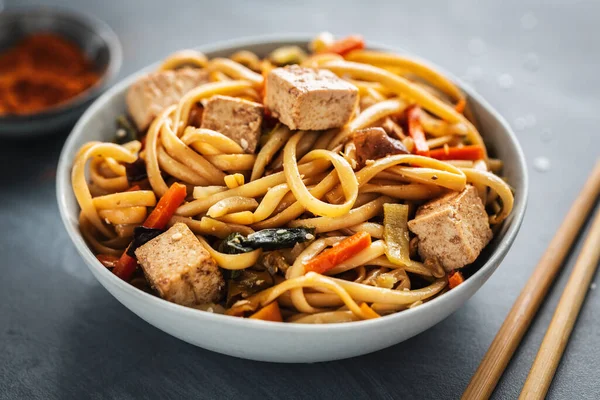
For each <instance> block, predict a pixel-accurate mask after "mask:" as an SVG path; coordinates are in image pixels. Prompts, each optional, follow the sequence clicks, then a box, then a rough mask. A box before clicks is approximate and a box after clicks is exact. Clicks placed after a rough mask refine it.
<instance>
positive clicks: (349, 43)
mask: <svg viewBox="0 0 600 400" xmlns="http://www.w3.org/2000/svg"><path fill="white" fill-rule="evenodd" d="M364 48H365V40H364V39H363V37H362V36H360V35H350V36H346V37H345V38H342V39H339V40H336V41H335V42H333V43H332V44H331V45H330V46H329V47H327V48H326V49H325V50H323V53H335V54H339V55H341V56H343V55H344V54H346V53H349V52H351V51H352V50H360V49H364Z"/></svg>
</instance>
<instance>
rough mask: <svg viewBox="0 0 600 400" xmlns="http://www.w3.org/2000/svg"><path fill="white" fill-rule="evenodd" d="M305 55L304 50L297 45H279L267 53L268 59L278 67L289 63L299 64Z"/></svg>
mask: <svg viewBox="0 0 600 400" xmlns="http://www.w3.org/2000/svg"><path fill="white" fill-rule="evenodd" d="M306 57H307V55H306V52H305V51H304V50H302V49H301V48H300V47H298V46H283V47H279V48H277V49H275V50H274V51H273V52H272V53H271V54H269V60H271V61H272V62H273V64H275V65H277V66H279V67H283V66H284V65H290V64H300V63H301V62H302V61H304V60H305V59H306Z"/></svg>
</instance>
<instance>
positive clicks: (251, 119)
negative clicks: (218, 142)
mask: <svg viewBox="0 0 600 400" xmlns="http://www.w3.org/2000/svg"><path fill="white" fill-rule="evenodd" d="M263 110H264V107H263V105H262V104H259V103H255V102H253V101H248V100H243V99H237V98H235V97H229V96H221V95H216V96H213V97H211V99H210V100H209V101H208V102H207V103H206V107H205V108H204V113H203V115H202V125H201V127H202V128H206V129H212V130H213V131H217V132H220V133H222V134H223V135H225V136H227V137H228V138H230V139H232V140H233V141H234V142H236V143H237V144H239V145H240V146H242V148H243V149H244V151H245V152H246V153H254V152H255V151H256V147H257V146H258V140H259V139H260V133H261V124H262V119H263Z"/></svg>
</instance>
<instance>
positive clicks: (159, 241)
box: [135, 223, 225, 306]
mask: <svg viewBox="0 0 600 400" xmlns="http://www.w3.org/2000/svg"><path fill="white" fill-rule="evenodd" d="M135 255H136V257H137V259H138V262H139V263H140V265H141V266H142V270H143V271H144V274H145V275H146V278H147V279H148V281H149V282H150V284H151V285H152V287H153V288H154V289H155V290H156V291H157V292H158V294H159V295H160V297H162V298H163V299H165V300H168V301H170V302H173V303H177V304H181V305H184V306H196V305H200V304H204V303H208V302H216V301H218V300H219V298H220V297H221V293H222V289H223V287H224V286H225V282H224V280H223V275H222V274H221V271H220V270H219V267H217V263H216V262H215V260H213V258H212V257H211V256H210V254H209V253H208V251H206V249H205V248H204V247H203V246H202V244H201V243H200V241H199V240H198V239H197V238H196V236H194V234H193V233H192V231H191V230H190V228H188V226H187V225H185V224H182V223H176V224H175V225H173V226H172V227H171V228H170V229H169V230H167V231H166V232H165V233H162V234H161V235H159V236H157V237H155V238H154V239H152V240H150V241H149V242H148V243H146V244H144V245H143V246H140V247H138V248H137V249H136V250H135Z"/></svg>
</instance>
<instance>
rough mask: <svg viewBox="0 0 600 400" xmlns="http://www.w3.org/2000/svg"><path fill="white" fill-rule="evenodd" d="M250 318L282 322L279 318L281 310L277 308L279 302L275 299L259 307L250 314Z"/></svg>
mask: <svg viewBox="0 0 600 400" xmlns="http://www.w3.org/2000/svg"><path fill="white" fill-rule="evenodd" d="M250 319H261V320H263V321H276V322H283V318H281V311H280V310H279V304H277V302H276V301H274V302H272V303H270V304H269V305H267V306H265V307H263V308H261V309H260V310H258V311H257V312H255V313H254V314H252V315H251V316H250Z"/></svg>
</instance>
